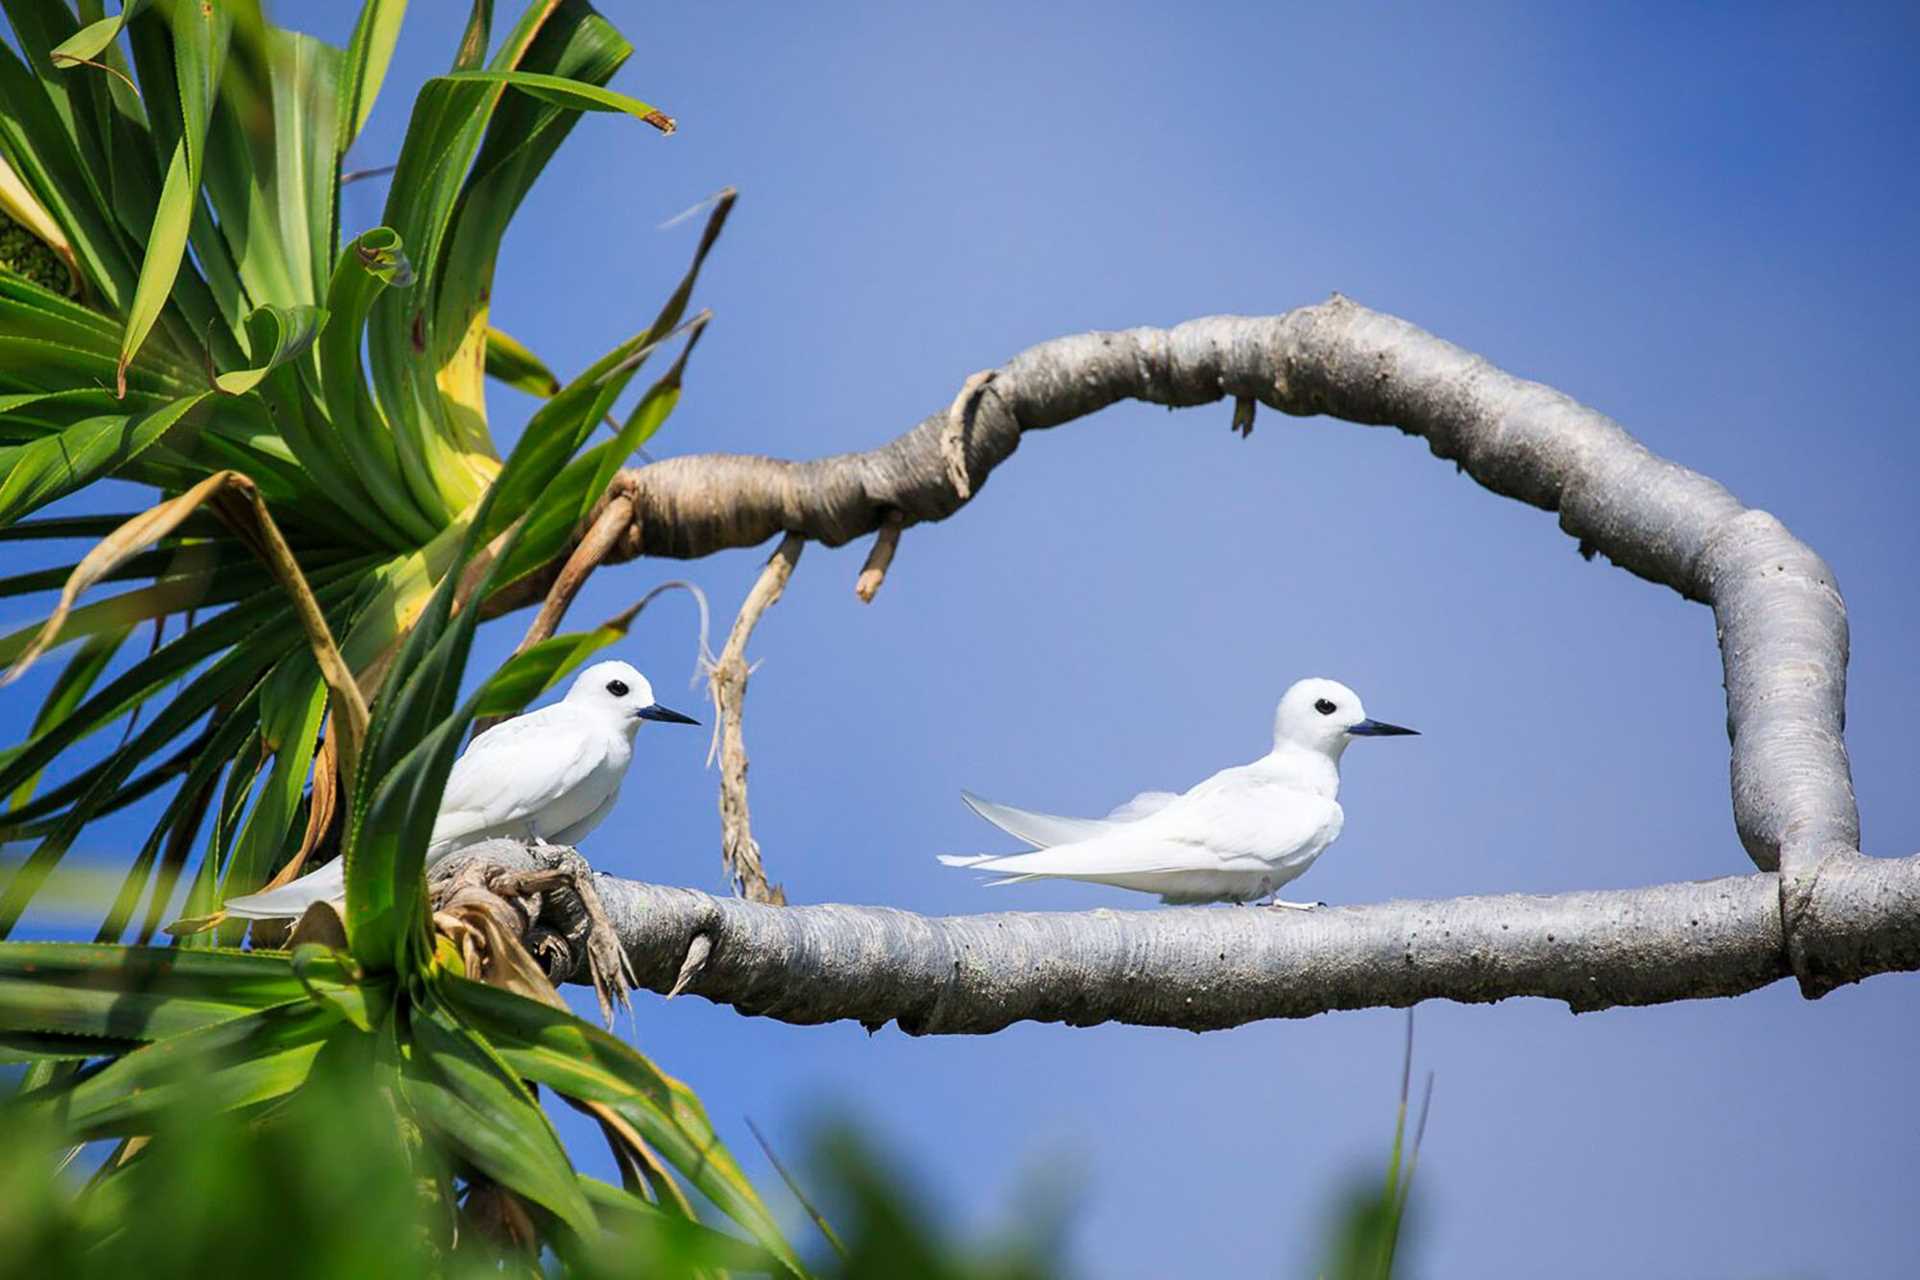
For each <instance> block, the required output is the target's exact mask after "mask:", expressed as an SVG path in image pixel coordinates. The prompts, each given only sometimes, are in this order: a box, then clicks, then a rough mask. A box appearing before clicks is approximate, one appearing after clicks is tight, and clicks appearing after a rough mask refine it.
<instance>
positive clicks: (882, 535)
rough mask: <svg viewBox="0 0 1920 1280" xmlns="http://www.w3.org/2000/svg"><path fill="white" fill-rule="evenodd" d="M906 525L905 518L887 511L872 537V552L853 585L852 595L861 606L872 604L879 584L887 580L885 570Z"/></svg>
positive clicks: (890, 563) (889, 563)
mask: <svg viewBox="0 0 1920 1280" xmlns="http://www.w3.org/2000/svg"><path fill="white" fill-rule="evenodd" d="M906 524H907V518H906V517H905V516H903V515H901V514H900V513H899V512H898V511H889V512H888V513H887V518H886V520H885V521H883V522H882V523H881V525H880V532H879V533H877V534H875V535H874V538H873V550H871V551H869V552H867V562H866V564H865V565H863V566H861V569H860V578H859V580H858V581H856V582H855V583H854V584H853V594H855V595H857V596H859V597H860V603H861V604H872V603H873V598H874V597H875V596H876V595H878V594H880V584H881V583H883V582H885V581H886V580H887V568H888V566H890V565H892V564H893V553H894V552H895V551H897V550H898V549H899V547H900V530H902V529H904V528H905V527H906Z"/></svg>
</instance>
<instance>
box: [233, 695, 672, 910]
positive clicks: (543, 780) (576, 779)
mask: <svg viewBox="0 0 1920 1280" xmlns="http://www.w3.org/2000/svg"><path fill="white" fill-rule="evenodd" d="M642 720H664V721H667V722H669V723H672V724H698V723H699V721H697V720H695V719H693V718H692V717H690V716H683V715H681V714H680V713H679V712H678V711H669V710H668V709H667V708H665V707H663V706H661V705H660V704H659V703H658V702H655V701H654V699H653V686H652V685H650V684H648V683H647V678H646V677H645V676H643V675H641V674H640V673H639V672H638V671H635V670H634V669H633V668H632V667H630V666H628V665H627V664H626V663H624V662H597V663H595V664H594V665H593V666H591V667H588V668H587V669H586V670H585V671H582V672H581V673H580V674H579V676H577V677H576V678H575V679H574V682H573V687H572V688H571V689H569V690H567V696H566V697H565V698H564V699H562V700H561V701H559V702H556V703H554V704H553V705H551V706H546V707H541V708H540V709H539V710H537V711H529V712H527V713H526V714H525V715H522V716H515V717H514V718H513V719H511V720H503V721H501V722H500V723H499V724H497V725H495V726H493V728H491V729H489V730H487V731H486V732H485V733H483V734H481V735H480V736H479V737H477V738H475V739H474V740H473V741H472V742H471V743H469V744H468V746H467V749H466V752H465V753H464V754H463V755H461V757H460V758H459V760H457V761H455V762H454V766H453V772H452V774H450V775H449V776H448V778H447V787H446V790H445V791H444V792H442V793H441V796H440V814H439V816H438V817H437V818H435V819H434V823H433V836H432V839H431V842H430V843H429V844H428V846H427V865H429V866H431V865H433V863H435V862H437V861H438V860H439V859H441V858H444V857H445V856H446V855H447V854H449V853H452V852H453V851H454V850H456V849H461V848H465V847H466V846H467V845H470V844H478V843H479V842H480V841H482V840H491V839H493V838H495V837H497V836H509V837H513V838H516V839H522V840H532V841H534V842H535V843H539V844H546V843H552V844H565V845H576V844H578V843H580V840H581V839H582V837H584V836H585V835H586V834H587V833H588V832H589V831H591V830H593V829H594V828H595V827H597V826H599V825H600V821H601V819H603V818H605V817H606V816H607V814H608V813H609V812H611V811H612V809H613V803H614V801H615V800H617V799H619V797H620V784H621V782H622V781H624V780H625V778H626V775H627V765H628V763H629V762H630V761H631V760H632V759H633V735H634V734H635V733H637V732H638V731H639V729H640V722H641V721H642ZM346 888H347V873H346V865H345V862H344V860H343V859H340V858H335V859H334V860H333V861H332V862H329V863H328V864H327V865H326V866H324V867H321V868H320V869H319V870H318V871H315V872H312V873H311V874H308V875H304V876H301V877H300V878H299V879H298V880H295V881H293V882H292V883H290V884H284V885H282V886H280V887H279V888H278V889H272V890H269V891H268V892H266V893H255V894H249V895H247V896H245V897H241V898H233V899H231V900H229V901H228V902H227V904H226V912H227V915H229V916H236V917H242V918H246V919H251V920H274V919H280V918H283V917H287V916H298V915H299V914H301V913H302V912H304V911H305V910H306V909H307V908H308V907H310V906H312V905H313V904H314V903H316V902H325V901H331V900H333V899H336V898H339V897H340V896H341V895H343V894H344V893H345V892H346Z"/></svg>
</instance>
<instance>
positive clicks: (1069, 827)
mask: <svg viewBox="0 0 1920 1280" xmlns="http://www.w3.org/2000/svg"><path fill="white" fill-rule="evenodd" d="M960 798H961V799H962V800H965V801H966V802H967V807H968V808H969V809H972V810H973V811H974V812H975V813H977V814H979V815H980V816H981V817H983V818H985V819H986V820H987V821H988V822H991V823H992V824H993V825H994V826H996V827H998V828H1000V829H1001V830H1002V831H1004V832H1006V833H1007V834H1008V835H1010V836H1012V837H1014V838H1015V839H1017V840H1024V841H1025V842H1026V843H1028V844H1030V845H1032V846H1033V847H1034V848H1036V849H1045V848H1048V847H1049V846H1052V845H1056V844H1072V843H1074V842H1075V841H1077V840H1089V839H1092V838H1093V837H1094V836H1097V835H1101V834H1102V833H1104V832H1106V831H1107V830H1108V829H1109V828H1111V827H1112V826H1113V824H1112V823H1111V822H1108V821H1107V820H1106V819H1104V818H1067V817H1062V816H1061V815H1059V814H1057V813H1035V812H1033V811H1032V810H1031V809H1016V808H1014V807H1013V806H1012V805H1010V804H995V803H994V802H993V801H991V800H988V799H985V798H983V797H981V796H977V795H975V794H973V792H971V791H962V792H961V793H960Z"/></svg>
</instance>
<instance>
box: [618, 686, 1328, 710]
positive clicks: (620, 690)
mask: <svg viewBox="0 0 1920 1280" xmlns="http://www.w3.org/2000/svg"><path fill="white" fill-rule="evenodd" d="M607 692H608V693H610V694H612V695H613V696H614V697H616V698H624V697H626V696H627V682H626V681H625V680H609V681H607ZM1327 710H1329V711H1331V710H1333V708H1331V707H1329V708H1327Z"/></svg>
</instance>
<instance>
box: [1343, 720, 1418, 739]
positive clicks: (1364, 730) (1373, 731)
mask: <svg viewBox="0 0 1920 1280" xmlns="http://www.w3.org/2000/svg"><path fill="white" fill-rule="evenodd" d="M1347 732H1348V733H1350V734H1353V735H1354V736H1355V737H1357V738H1398V737H1401V736H1403V735H1408V736H1412V737H1416V738H1417V737H1419V736H1420V731H1419V730H1418V729H1408V728H1405V727H1403V726H1401V725H1397V724H1388V723H1387V722H1386V721H1384V720H1362V721H1361V722H1360V723H1359V724H1356V725H1354V726H1353V727H1351V728H1350V729H1348V730H1347Z"/></svg>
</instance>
